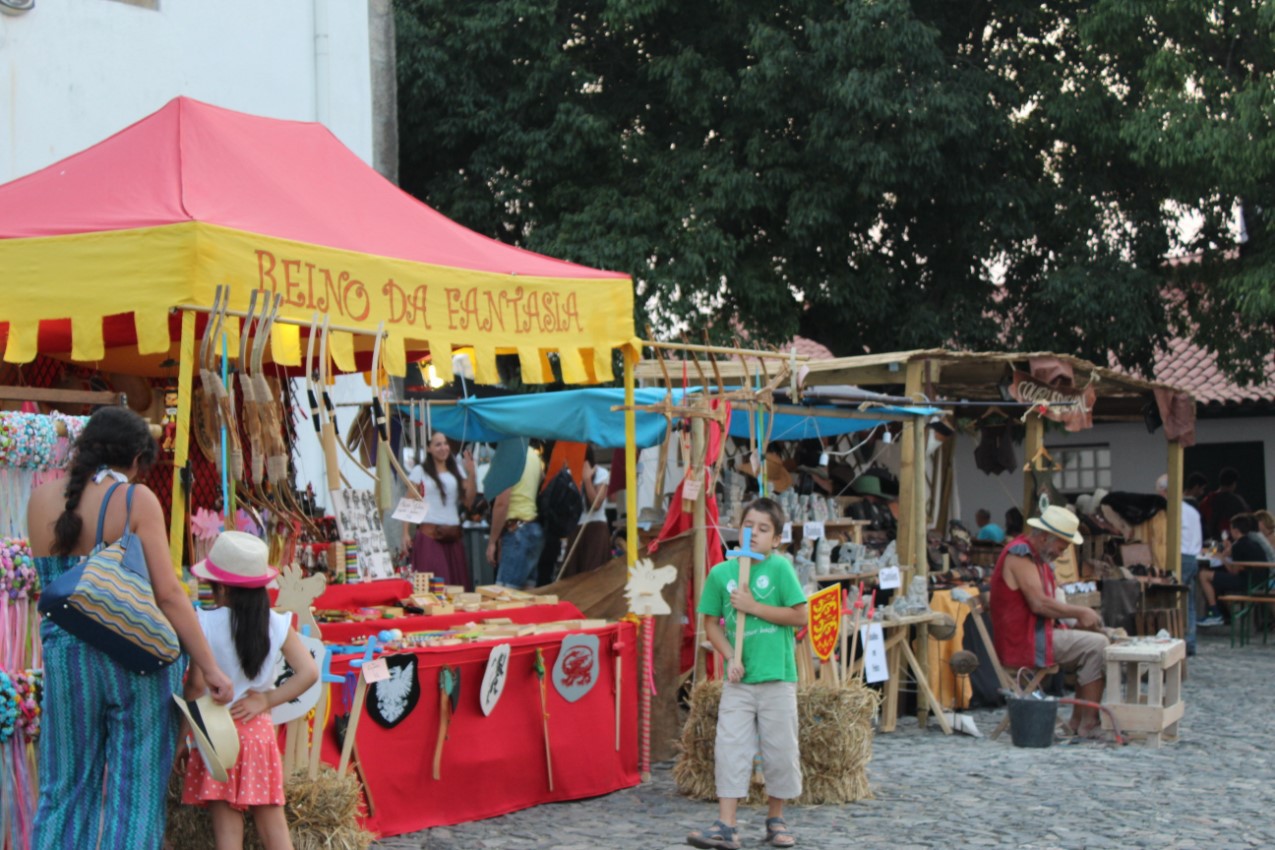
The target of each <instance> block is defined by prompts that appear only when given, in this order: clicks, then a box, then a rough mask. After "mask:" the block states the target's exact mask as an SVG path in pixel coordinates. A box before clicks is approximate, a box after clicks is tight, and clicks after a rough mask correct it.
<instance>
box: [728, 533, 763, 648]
mask: <svg viewBox="0 0 1275 850" xmlns="http://www.w3.org/2000/svg"><path fill="white" fill-rule="evenodd" d="M739 536H740V541H739V548H738V549H730V550H728V551H727V552H726V556H727V557H728V558H738V559H739V587H741V588H744V589H745V590H748V591H749V592H750V593H751V592H752V588H751V587H750V586H749V581H750V580H751V578H752V577H751V575H750V573H751V571H752V567H753V559H754V558H756V559H757V560H759V561H764V560H766V556H765V555H762V554H761V553H760V552H754V551H753V530H752V529H751V528H744V529H743V530H742V531H741V532H740V535H739ZM745 619H746V616H745V615H744V614H743V613H742V612H740V611H736V612H735V658H737V659H738V660H739V663H740V664H743V663H744V620H745ZM727 667H728V669H729V665H727Z"/></svg>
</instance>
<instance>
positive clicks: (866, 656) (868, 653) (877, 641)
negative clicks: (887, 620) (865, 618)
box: [859, 623, 890, 684]
mask: <svg viewBox="0 0 1275 850" xmlns="http://www.w3.org/2000/svg"><path fill="white" fill-rule="evenodd" d="M859 640H860V641H861V642H862V643H863V676H864V678H865V679H866V680H867V681H868V683H869V684H875V683H876V682H884V681H885V680H886V679H889V678H890V668H889V666H887V665H886V663H885V633H884V632H883V631H882V630H881V624H880V623H868V624H866V625H863V626H860V627H859Z"/></svg>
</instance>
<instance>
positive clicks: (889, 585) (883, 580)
mask: <svg viewBox="0 0 1275 850" xmlns="http://www.w3.org/2000/svg"><path fill="white" fill-rule="evenodd" d="M902 584H903V577H902V576H901V575H899V568H898V567H882V568H881V571H880V572H878V573H877V587H879V588H881V589H882V590H894V589H895V588H898V587H900V586H901V585H902Z"/></svg>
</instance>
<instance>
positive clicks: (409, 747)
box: [323, 623, 638, 836]
mask: <svg viewBox="0 0 1275 850" xmlns="http://www.w3.org/2000/svg"><path fill="white" fill-rule="evenodd" d="M591 633H592V634H596V635H597V636H598V639H599V641H600V654H599V658H600V663H599V665H598V679H597V683H596V684H595V685H594V687H593V689H592V690H591V691H589V693H587V694H586V695H585V696H584V697H583V698H581V699H580V700H578V701H577V702H574V703H570V702H567V701H566V700H564V699H563V698H562V697H561V696H560V695H559V694H558V692H557V690H556V689H555V688H554V686H553V684H552V683H551V682H550V681H549V680H548V678H546V680H545V687H546V689H547V705H548V717H549V740H550V751H551V753H552V756H553V790H552V791H550V790H549V782H548V775H547V772H546V759H545V743H544V728H543V724H542V721H543V717H544V715H543V713H542V711H541V707H540V683H539V680H538V679H537V677H536V673H535V669H534V662H535V651H536V648H537V647H539V648H540V649H541V650H542V651H543V653H544V662H545V666H546V668H547V670H548V671H550V672H551V671H552V670H553V665H554V662H556V661H557V659H558V653H559V650H560V648H561V645H562V639H563V637H565V634H551V635H534V636H528V637H524V638H515V639H512V640H510V641H509V643H510V644H511V645H512V647H513V648H512V652H511V654H510V659H509V675H508V679H507V681H506V684H505V690H504V692H503V694H502V696H501V698H500V701H499V702H498V703H497V704H496V706H495V708H494V709H493V710H492V713H491V715H490V716H484V715H483V713H482V709H481V708H480V707H479V701H478V691H479V686H480V684H481V682H482V677H483V672H484V671H485V670H486V666H487V658H488V656H489V655H490V653H491V650H492V647H493V646H495V643H483V644H471V645H467V646H463V647H446V648H429V649H417V650H414V651H413V652H414V654H415V655H416V656H417V657H418V668H417V676H418V678H419V680H420V684H421V696H420V701H419V702H418V703H417V705H416V707H415V708H414V709H413V710H412V712H411V713H410V714H408V716H407V717H406V718H404V719H403V720H402V722H400V723H399V724H398V725H397V726H395V727H394V728H392V729H385V728H383V727H382V726H380V725H379V724H378V723H376V722H375V721H373V720H372V719H371V718H370V717H369V716H368V715H367V714H366V712H365V713H364V715H363V717H362V719H361V720H360V721H359V725H358V731H357V733H356V742H357V745H358V753H359V755H360V756H361V757H362V766H363V775H364V777H365V779H366V782H367V786H368V789H369V790H370V792H371V798H372V804H373V809H372V813H371V815H370V816H369V817H368V819H367V822H366V825H367V827H368V829H370V830H372V831H374V832H376V833H377V834H379V835H382V836H388V835H400V834H402V833H405V832H413V831H416V830H420V829H426V828H428V827H433V826H443V825H447V824H455V823H463V822H465V821H471V820H477V819H480V818H488V817H494V816H496V815H501V814H505V813H506V812H512V811H517V810H518V809H525V808H528V807H530V806H535V805H539V804H541V803H549V802H555V801H561V800H574V799H580V798H583V797H592V796H596V795H598V794H606V793H609V792H611V791H616V790H618V789H620V788H628V787H631V786H633V785H636V784H637V783H638V769H637V755H638V754H637V737H638V736H637V683H638V676H637V639H636V635H637V633H636V629H635V628H634V627H633V625H632V624H630V623H616V624H613V625H608V626H604V627H602V628H599V629H593V630H591ZM617 640H618V641H619V642H620V643H621V644H622V648H621V650H620V658H621V664H622V666H623V674H622V676H621V683H620V684H621V693H620V701H621V726H620V750H619V751H618V752H617V751H616V748H615V699H616V696H615V661H614V657H615V656H614V646H615V644H616V642H617ZM350 660H351V659H350V657H348V656H347V657H342V658H339V659H334V660H333V662H332V672H333V673H336V674H338V675H341V674H344V673H345V672H347V671H348V669H349V667H348V662H349V661H350ZM444 664H447V665H451V666H454V667H457V666H458V667H459V669H460V675H461V693H460V702H459V705H458V707H457V709H456V712H455V714H454V715H453V717H452V721H451V727H450V731H449V733H448V736H447V741H446V744H445V746H444V750H443V760H442V778H441V779H440V780H437V781H436V780H435V779H434V778H433V773H432V771H433V758H434V746H435V743H436V741H437V738H438V719H439V685H438V676H439V668H440V667H441V666H442V665H444ZM346 690H347V689H346V688H345V687H343V686H342V685H335V686H333V687H332V690H331V691H330V692H329V696H330V698H331V699H333V700H336V702H335V703H334V706H335V707H334V709H333V710H334V713H339V712H342V711H343V710H344V709H343V708H342V705H343V703H342V700H343V699H344V698H345V697H344V694H345V692H346ZM350 691H351V692H352V689H350ZM323 758H324V760H325V761H327V762H328V763H330V764H333V765H335V764H336V763H337V762H338V761H339V760H340V751H339V750H338V749H337V745H336V739H335V736H333V735H332V734H331V733H330V731H329V733H328V734H326V735H325V736H324V743H323Z"/></svg>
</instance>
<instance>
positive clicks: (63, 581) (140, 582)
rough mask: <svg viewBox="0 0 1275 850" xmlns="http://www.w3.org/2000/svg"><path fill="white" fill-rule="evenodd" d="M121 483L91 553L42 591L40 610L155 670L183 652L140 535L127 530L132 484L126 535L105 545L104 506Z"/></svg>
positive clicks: (117, 655) (138, 666)
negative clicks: (160, 599)
mask: <svg viewBox="0 0 1275 850" xmlns="http://www.w3.org/2000/svg"><path fill="white" fill-rule="evenodd" d="M119 486H120V485H119V484H118V483H116V484H112V485H111V489H110V490H107V491H106V496H105V497H104V498H103V499H102V509H101V511H100V512H99V513H98V517H97V536H96V538H95V542H94V545H93V552H92V554H90V555H88V556H87V557H85V558H84V559H83V560H82V561H80V563H78V564H76V565H75V566H74V567H72V568H71V569H69V570H67V571H66V572H65V573H63V574H62V575H60V576H58V577H57V578H56V579H55V580H54V581H52V582H50V583H49V585H48V587H46V588H44V591H43V593H42V594H41V595H40V605H39V609H40V613H41V614H42V615H44V616H46V617H48V618H49V619H50V620H52V621H53V622H54V623H56V624H57V625H59V626H61V627H62V628H63V629H66V631H68V632H70V633H71V634H73V635H75V636H76V637H77V638H79V639H80V640H82V641H84V642H85V643H87V644H89V645H91V646H94V647H96V648H97V649H100V650H101V651H102V652H105V653H106V654H107V655H109V656H110V657H111V658H113V659H115V661H116V662H118V663H119V664H120V666H121V667H124V668H125V669H126V670H129V671H131V672H133V673H140V674H146V673H154V672H156V671H159V670H162V669H163V668H165V667H167V666H168V665H169V664H172V663H173V662H174V661H176V660H177V659H178V657H179V656H180V655H181V645H180V644H179V643H178V642H177V633H176V632H174V631H173V627H172V624H171V623H169V622H168V619H167V618H166V617H165V616H164V613H163V612H162V611H160V609H159V605H157V604H156V603H155V594H154V593H153V592H152V590H151V582H150V574H149V573H148V572H147V569H146V556H145V554H144V553H143V552H142V541H141V539H140V538H139V537H138V536H137V535H135V534H133V533H132V532H131V531H129V519H128V517H129V516H131V514H132V510H133V486H134V485H129V488H128V491H127V497H126V498H127V502H126V504H127V507H128V516H126V518H125V520H124V534H123V536H122V537H120V539H119V540H118V541H116V542H115V543H112V544H111V545H109V546H104V545H102V526H103V524H104V522H105V521H106V508H107V505H109V504H110V502H111V496H113V495H114V494H115V489H116V488H117V487H119Z"/></svg>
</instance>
